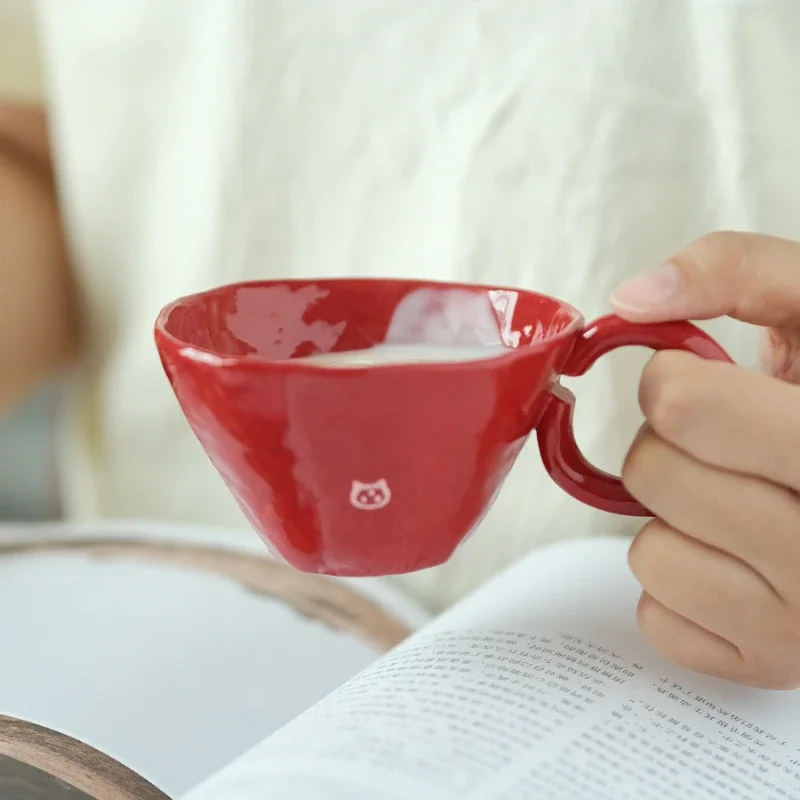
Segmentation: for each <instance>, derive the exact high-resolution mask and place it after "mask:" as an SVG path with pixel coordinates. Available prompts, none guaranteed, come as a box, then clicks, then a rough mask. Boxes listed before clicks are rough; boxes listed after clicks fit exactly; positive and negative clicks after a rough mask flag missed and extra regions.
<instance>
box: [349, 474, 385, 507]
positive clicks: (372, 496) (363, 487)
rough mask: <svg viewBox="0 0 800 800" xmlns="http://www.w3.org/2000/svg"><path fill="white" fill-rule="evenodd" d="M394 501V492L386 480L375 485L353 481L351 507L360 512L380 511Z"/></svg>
mask: <svg viewBox="0 0 800 800" xmlns="http://www.w3.org/2000/svg"><path fill="white" fill-rule="evenodd" d="M391 500H392V490H391V489H390V488H389V484H388V483H387V482H386V480H385V479H384V478H381V479H380V480H378V481H374V482H373V483H364V482H363V481H353V483H352V484H351V486H350V505H351V506H353V508H357V509H358V510H359V511H378V510H379V509H381V508H386V506H388V505H389V503H390V502H391Z"/></svg>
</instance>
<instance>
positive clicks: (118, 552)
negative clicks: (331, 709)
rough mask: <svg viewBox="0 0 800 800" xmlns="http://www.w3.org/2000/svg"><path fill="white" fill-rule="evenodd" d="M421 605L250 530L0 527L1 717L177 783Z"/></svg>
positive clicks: (299, 703) (235, 749) (409, 621)
mask: <svg viewBox="0 0 800 800" xmlns="http://www.w3.org/2000/svg"><path fill="white" fill-rule="evenodd" d="M423 618H424V615H422V614H421V613H420V612H417V611H416V610H415V609H414V608H413V607H412V605H411V604H410V603H406V602H405V601H403V600H402V599H400V598H396V597H395V596H394V595H393V593H391V592H390V591H384V590H383V589H382V588H380V587H379V586H376V585H375V584H374V583H370V582H363V581H332V580H329V579H326V578H322V577H319V576H313V575H304V574H302V573H298V572H296V571H295V570H292V569H291V568H289V567H286V566H283V565H281V564H279V563H277V562H276V561H274V559H272V558H271V557H269V555H268V553H267V550H266V548H265V547H264V545H263V544H262V543H261V542H260V541H259V540H258V539H257V537H256V535H255V534H252V535H251V536H248V535H247V534H242V533H239V534H230V533H227V532H217V531H203V530H198V529H196V528H169V527H167V528H165V527H159V526H151V525H147V524H119V523H118V524H114V523H108V524H97V525H92V526H78V527H74V526H73V527H65V526H44V527H39V526H36V527H4V528H3V527H0V648H1V649H0V715H5V716H6V717H7V718H16V719H17V720H18V721H20V725H23V723H24V725H28V726H30V725H33V726H36V725H38V726H42V728H46V729H50V730H51V732H53V736H55V737H56V738H58V734H67V735H68V736H70V737H73V738H74V739H75V740H78V741H79V742H83V743H86V744H87V745H89V746H91V747H92V748H94V749H95V750H96V751H98V752H102V753H106V754H108V755H109V756H112V757H113V758H115V759H117V760H118V761H119V762H121V763H122V764H124V765H126V766H127V767H129V768H130V769H132V770H134V771H135V772H136V773H139V774H140V775H141V776H143V778H144V779H146V780H147V781H149V782H151V783H152V784H153V785H154V786H157V787H158V788H159V789H160V790H161V791H163V792H165V793H166V794H167V795H169V796H172V797H175V796H178V795H179V794H181V793H182V792H184V791H186V790H187V789H189V788H190V787H192V786H195V785H196V784H197V783H199V782H200V781H202V780H203V779H204V778H206V777H208V776H209V775H211V774H213V773H214V772H215V771H217V770H218V769H220V768H222V767H223V766H225V765H226V764H227V763H229V762H230V761H231V760H233V759H234V758H236V757H237V756H239V755H241V754H242V753H243V752H245V751H247V750H248V749H249V748H251V747H252V746H253V745H255V744H256V743H257V742H260V741H261V740H263V739H264V738H265V737H266V736H269V734H271V733H272V732H274V731H275V730H277V729H279V728H280V727H281V726H282V725H284V724H285V723H287V722H288V721H290V720H291V719H292V718H294V717H296V716H297V715H298V714H299V713H300V712H302V711H304V710H305V709H307V708H308V707H310V706H311V705H313V704H314V703H315V702H317V701H318V700H319V699H320V698H322V697H324V696H325V695H326V694H328V693H329V692H330V691H332V690H333V689H335V688H336V687H337V686H339V685H341V684H342V683H343V682H344V681H345V680H347V679H348V678H350V677H352V676H353V675H355V674H356V673H358V672H359V671H360V670H362V669H363V668H364V667H366V666H367V665H369V664H370V663H372V662H373V661H374V660H375V659H376V658H378V657H379V656H380V655H381V654H382V653H384V652H386V651H387V650H389V649H390V648H391V647H393V646H394V645H396V644H397V643H399V642H400V641H402V640H403V639H404V638H405V637H406V636H407V635H408V633H409V632H410V630H411V629H412V628H413V627H415V626H416V625H417V624H418V623H419V622H420V621H421V620H422V619H423ZM24 725H23V727H24ZM27 729H28V728H26V730H27ZM0 738H1V737H0ZM73 752H74V748H73V749H72V750H70V753H73ZM3 754H4V751H3V750H2V748H0V755H3ZM9 757H10V756H9ZM17 760H18V761H19V760H20V759H19V758H17ZM27 766H28V767H29V768H30V769H39V770H43V769H44V770H46V769H47V767H46V765H43V764H42V763H40V762H38V761H28V762H27ZM5 767H8V768H9V769H10V767H9V764H8V763H6V765H5ZM5 767H4V766H3V765H2V764H0V777H2V775H3V772H4V770H5ZM9 779H10V778H9ZM31 780H33V778H31ZM0 786H2V783H0ZM0 795H2V791H1V790H0ZM2 796H3V797H5V795H2ZM33 796H34V797H35V796H36V795H33ZM142 797H144V795H142Z"/></svg>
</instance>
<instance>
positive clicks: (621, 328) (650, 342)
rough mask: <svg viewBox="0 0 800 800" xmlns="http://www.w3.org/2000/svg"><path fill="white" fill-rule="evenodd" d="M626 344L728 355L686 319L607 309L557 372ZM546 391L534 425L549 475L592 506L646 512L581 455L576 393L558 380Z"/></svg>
mask: <svg viewBox="0 0 800 800" xmlns="http://www.w3.org/2000/svg"><path fill="white" fill-rule="evenodd" d="M631 345H634V346H635V345H638V346H641V347H649V348H651V349H652V350H686V351H688V352H690V353H695V354H696V355H699V356H702V357H703V358H710V359H714V360H719V361H730V360H731V359H730V357H729V356H728V354H727V353H726V352H725V351H724V350H723V349H722V348H721V347H720V346H719V345H718V344H717V343H716V342H715V341H714V340H713V339H712V338H711V337H710V336H708V334H706V333H704V332H703V331H701V330H700V329H699V328H697V327H696V326H694V325H692V324H691V323H689V322H663V323H654V324H649V325H642V324H635V323H631V322H626V321H625V320H623V319H620V318H619V317H617V316H614V315H611V316H607V317H602V318H601V319H598V320H596V321H595V322H594V323H592V324H591V325H587V326H586V327H585V328H584V329H583V330H582V331H580V332H579V334H578V335H577V336H576V341H575V344H574V348H573V350H572V352H571V354H570V356H569V358H568V359H567V361H566V363H565V364H564V366H563V367H562V369H561V374H562V375H567V376H569V377H578V376H580V375H584V374H585V373H586V372H587V371H588V370H589V368H590V367H591V366H592V365H593V364H594V363H595V361H597V359H598V358H600V356H603V355H605V354H606V353H608V352H610V351H611V350H616V349H617V348H618V347H628V346H631ZM631 391H635V387H631ZM551 394H552V399H551V400H550V402H549V403H548V405H547V408H546V410H545V412H544V414H543V415H542V418H541V420H540V421H539V424H538V427H537V431H536V433H537V438H538V440H539V452H540V454H541V456H542V461H543V463H544V466H545V469H546V470H547V472H548V473H549V475H550V477H551V478H552V479H553V480H554V481H555V482H556V483H557V484H558V485H559V486H560V487H561V488H562V489H563V490H564V491H565V492H567V493H568V494H571V495H572V496H573V497H574V498H576V499H577V500H580V501H581V502H583V503H587V504H588V505H590V506H594V507H595V508H600V509H602V510H603V511H609V512H611V513H613V514H623V515H625V516H634V517H647V516H650V512H649V511H648V510H647V509H646V508H645V507H644V506H642V505H641V504H640V503H638V502H637V501H636V500H634V499H633V497H631V495H630V494H629V493H628V490H627V489H626V488H625V487H624V486H623V485H622V481H621V480H620V479H619V478H617V477H615V476H613V475H609V474H608V473H607V472H604V471H603V470H601V469H598V468H597V467H594V466H592V465H591V464H590V463H589V462H588V461H587V460H586V459H585V458H584V456H583V454H582V453H581V451H580V448H579V447H578V444H577V442H576V441H575V434H574V432H573V429H572V415H573V411H574V407H575V395H574V394H573V393H572V392H570V391H569V390H568V389H565V388H564V387H563V386H561V385H560V384H558V383H556V384H555V385H554V386H553V387H552V388H551Z"/></svg>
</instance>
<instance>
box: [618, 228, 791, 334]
mask: <svg viewBox="0 0 800 800" xmlns="http://www.w3.org/2000/svg"><path fill="white" fill-rule="evenodd" d="M611 300H612V303H613V304H614V307H615V309H616V310H617V313H618V314H619V315H620V316H621V317H624V318H625V319H630V320H632V321H635V322H664V321H667V320H676V319H697V320H700V319H712V318H714V317H721V316H730V317H733V318H734V319H738V320H741V321H742V322H749V323H752V324H754V325H762V326H765V327H778V326H787V325H788V326H791V325H797V324H800V244H799V243H797V242H792V241H789V240H787V239H779V238H777V237H773V236H762V235H758V234H752V233H727V232H723V233H713V234H710V235H708V236H705V237H703V238H702V239H698V240H697V241H695V242H693V243H692V244H690V245H689V246H688V247H685V248H684V249H683V250H680V251H679V252H677V253H676V254H675V255H673V256H672V257H671V258H670V259H669V260H668V261H667V262H665V263H664V264H662V265H661V266H659V267H656V269H655V270H652V271H650V272H648V273H643V274H642V275H638V276H637V277H635V278H633V279H632V280H630V281H628V282H627V283H625V284H623V285H622V286H620V287H619V288H618V289H617V290H616V291H615V292H614V293H613V294H612V296H611Z"/></svg>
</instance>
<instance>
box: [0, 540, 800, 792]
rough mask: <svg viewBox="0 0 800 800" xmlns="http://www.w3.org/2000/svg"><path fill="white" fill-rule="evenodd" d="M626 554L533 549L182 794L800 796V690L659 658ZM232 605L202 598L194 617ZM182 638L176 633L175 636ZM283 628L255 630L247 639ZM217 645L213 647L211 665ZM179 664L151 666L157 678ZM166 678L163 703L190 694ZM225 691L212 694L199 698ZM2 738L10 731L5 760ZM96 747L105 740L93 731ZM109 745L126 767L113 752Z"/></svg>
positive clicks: (264, 687)
mask: <svg viewBox="0 0 800 800" xmlns="http://www.w3.org/2000/svg"><path fill="white" fill-rule="evenodd" d="M626 548H627V544H626V543H625V542H623V541H616V540H603V539H586V540H577V541H573V542H570V543H567V544H563V545H558V546H555V547H552V548H550V549H547V550H544V551H541V552H538V553H535V554H533V555H531V556H530V557H528V558H527V559H526V560H524V561H523V562H521V563H520V564H518V565H516V566H515V567H513V568H512V569H511V570H509V571H507V572H506V573H504V574H502V575H500V576H499V577H498V578H496V579H495V580H494V581H492V582H491V583H490V584H489V585H487V586H486V587H484V588H483V589H481V590H480V591H478V592H476V593H475V594H474V595H473V596H471V597H470V598H468V599H467V600H466V601H464V602H462V603H460V604H459V605H457V606H456V607H454V608H453V609H452V610H451V611H449V612H448V613H446V614H444V615H442V616H441V617H440V618H438V619H437V620H435V621H433V622H431V623H430V624H428V625H424V626H422V627H421V628H420V629H419V630H418V631H417V632H416V633H414V634H413V635H411V636H409V637H407V638H405V639H404V640H403V641H402V642H401V643H399V644H398V645H397V646H396V647H395V648H394V649H392V650H391V651H390V652H388V653H387V654H386V655H384V656H382V657H381V658H379V659H378V660H377V661H375V662H374V663H372V664H370V665H369V666H367V667H366V668H365V669H363V670H362V671H361V672H360V673H359V674H358V675H356V676H355V677H352V678H350V679H349V680H347V681H346V682H345V683H344V685H343V686H342V687H341V688H339V689H336V690H335V691H333V692H332V693H331V694H329V695H328V696H327V697H326V698H324V699H322V700H321V701H320V702H318V703H316V704H315V705H313V706H312V707H311V708H309V709H308V710H306V711H304V712H303V713H302V714H300V715H299V716H298V717H297V718H296V719H294V720H293V721H291V722H289V723H288V724H287V725H285V726H284V727H282V728H281V729H280V730H278V731H276V732H274V733H272V735H270V736H268V737H266V738H265V739H264V741H263V742H261V743H260V744H257V745H256V746H255V747H252V748H251V749H250V750H249V751H248V752H246V753H244V754H243V755H241V756H240V757H239V758H236V759H234V760H233V761H232V762H231V763H230V764H228V765H227V766H224V767H222V768H221V769H219V770H218V771H216V774H214V775H211V776H209V777H207V778H205V779H204V780H202V781H200V782H199V784H198V785H197V786H196V787H194V788H193V789H191V790H190V791H189V792H188V793H186V794H185V795H183V796H184V797H185V800H262V798H270V799H271V800H272V799H273V798H274V799H275V800H278V799H280V800H367V798H368V799H369V800H401V799H403V800H405V799H406V798H415V800H424V799H428V798H430V800H434V799H435V800H455V798H469V799H470V800H534V799H535V800H539V798H547V800H684V799H685V800H779V799H780V800H795V799H796V798H800V693H796V692H792V693H785V692H784V693H779V692H767V691H759V690H753V689H745V688H742V687H738V686H734V685H732V684H729V683H726V682H723V681H717V680H714V679H711V678H706V677H703V676H699V675H695V674H691V673H688V672H685V671H683V670H681V669H679V668H677V667H674V666H673V665H671V664H669V663H667V662H665V661H663V660H661V659H660V658H659V657H658V656H657V655H655V654H654V653H653V652H652V650H651V649H650V648H649V647H648V646H647V644H646V643H645V642H644V641H643V640H642V638H641V637H640V635H639V634H638V632H637V629H636V623H635V609H636V604H637V600H638V594H639V589H638V586H637V585H636V582H635V581H634V579H633V578H632V576H631V575H630V573H629V571H628V569H627V566H626ZM1 580H2V573H0V581H1ZM0 585H2V584H1V583H0ZM99 594H100V595H102V593H99ZM102 601H104V598H103V597H102V596H99V597H98V602H102ZM229 612H230V609H226V608H221V609H213V608H211V607H210V606H209V607H206V608H204V609H203V610H202V612H201V614H200V616H201V617H202V616H203V615H212V616H219V615H224V614H226V613H229ZM192 619H193V615H191V614H187V616H186V618H185V619H182V620H175V622H180V623H181V624H186V623H187V622H188V624H196V622H191V620H192ZM230 624H231V625H233V626H235V625H236V624H237V621H236V620H235V619H231V620H230ZM215 630H216V631H217V632H218V631H219V630H220V628H219V627H215ZM398 632H399V629H398ZM67 635H68V632H67V631H66V630H65V632H64V636H67ZM174 635H175V638H176V641H179V640H180V638H181V633H180V631H175V634H174ZM272 635H273V633H272V631H270V630H261V631H258V632H257V633H255V634H254V640H256V639H258V638H259V637H261V640H267V641H268V640H269V639H270V637H271V636H272ZM386 643H388V642H386ZM218 647H224V645H222V644H218V643H215V642H211V641H210V642H209V643H208V650H207V651H206V652H205V653H204V654H203V657H213V656H212V655H211V654H213V653H214V652H215V649H216V648H218ZM330 652H331V656H332V653H333V648H332V649H331V651H330ZM32 655H35V651H32ZM173 657H177V655H176V654H173V653H165V654H164V656H163V659H164V660H163V662H161V663H153V660H152V658H151V660H150V663H149V669H150V670H151V671H152V672H153V677H152V683H153V684H155V683H157V682H158V676H159V675H160V674H161V673H160V670H161V669H162V668H164V667H166V666H167V665H168V664H169V663H170V660H171V659H172V658H173ZM304 657H305V658H309V659H310V658H313V657H314V656H313V655H312V654H311V653H310V652H306V654H305V655H304ZM325 657H326V658H327V657H328V656H325ZM58 666H59V665H58V664H57V663H56V664H49V665H48V667H47V670H45V669H44V668H42V669H40V670H39V674H41V675H43V676H44V675H45V674H46V673H47V672H50V673H51V674H52V672H53V671H57V670H58ZM139 666H140V668H141V666H142V664H141V663H140V665H139ZM324 666H325V667H326V668H327V667H328V666H331V667H332V665H328V664H325V665H324ZM195 668H197V669H200V668H201V665H200V664H196V666H195ZM166 672H167V673H169V676H168V677H169V678H170V679H172V680H175V679H176V678H178V679H179V678H180V673H179V671H178V672H177V673H176V672H175V671H174V670H169V669H166ZM340 672H341V669H340ZM167 680H168V678H167V677H164V679H163V683H162V684H161V685H160V686H159V692H160V694H161V696H162V697H167V696H168V695H169V693H170V691H178V690H179V689H180V691H183V689H182V688H180V687H178V686H176V685H174V684H173V685H168V684H167ZM122 686H124V682H121V683H120V688H122ZM197 688H200V687H197ZM215 690H216V687H210V686H209V687H208V689H207V691H206V692H202V691H201V692H200V694H199V695H198V697H197V703H198V705H199V706H202V704H203V703H204V702H207V701H208V700H209V699H210V698H211V697H212V696H213V691H215ZM250 691H252V692H253V694H252V702H253V704H264V707H267V706H268V705H269V703H270V702H271V698H272V699H274V698H276V697H280V696H281V695H282V694H283V693H285V692H286V691H288V685H287V684H283V683H280V682H274V681H265V682H263V683H262V684H261V685H256V686H254V687H253V686H251V687H250ZM184 694H185V692H184ZM7 699H8V698H6V697H3V698H2V702H0V710H1V709H2V707H3V706H2V703H5V702H6V700H7ZM102 699H104V700H108V699H109V698H108V697H106V698H98V702H99V701H100V700H102ZM139 701H141V698H140V699H139ZM139 701H137V702H139ZM45 710H46V709H45V708H44V707H43V706H41V707H40V708H39V711H40V712H41V713H44V712H45ZM188 711H189V709H188V708H187V712H188ZM153 713H154V717H153V720H152V728H151V729H150V730H149V731H148V735H149V737H150V738H151V741H152V744H153V747H154V748H158V749H160V751H162V752H163V753H167V754H169V755H170V756H171V757H174V758H176V759H178V760H181V759H186V758H187V755H186V754H187V752H188V751H189V750H191V749H192V748H195V749H196V748H197V747H198V744H197V742H195V741H191V742H190V743H189V744H188V745H187V742H185V741H182V740H181V739H179V738H176V737H175V736H174V734H171V733H170V732H169V731H167V730H165V727H164V724H163V722H162V720H161V718H160V717H159V715H158V709H153ZM119 724H122V721H121V720H120V721H119ZM50 727H55V728H56V729H58V730H61V731H62V732H64V733H69V731H63V729H61V728H59V726H58V725H50ZM231 730H233V728H231ZM105 733H107V734H108V735H110V734H111V733H112V731H111V729H107V730H106V731H105ZM190 738H191V737H190ZM116 741H117V742H119V741H120V740H119V738H117V739H116ZM3 742H4V739H3V734H2V729H0V754H2V753H3V749H2V747H3ZM93 744H94V745H95V746H96V747H97V748H98V749H104V748H103V743H102V742H101V741H100V738H99V737H98V738H97V739H96V740H95V741H94V742H93ZM105 752H106V754H108V755H111V756H116V757H117V758H119V759H120V760H123V761H124V759H123V758H121V754H122V750H121V749H120V748H119V745H117V748H116V751H114V752H112V751H111V749H110V745H106V746H105ZM131 752H133V750H131ZM142 763H143V762H142ZM126 764H127V766H128V767H132V768H134V769H136V768H137V765H136V764H135V763H131V761H130V760H128V761H127V762H126ZM2 768H3V767H2V762H1V761H0V774H2ZM1 785H2V784H0V786H1ZM152 791H153V792H156V791H157V790H156V789H155V787H153V789H152ZM43 796H47V797H54V795H43ZM86 796H87V797H93V796H96V797H97V798H101V797H102V798H106V797H108V798H112V800H113V798H115V797H117V796H118V797H125V798H127V797H128V796H131V797H132V796H136V797H140V798H145V799H146V798H149V797H163V795H161V794H158V793H152V794H150V795H147V794H144V793H139V794H138V795H133V794H131V795H124V794H119V795H113V794H109V793H106V794H96V795H92V794H91V793H87V794H86ZM4 797H5V795H4ZM20 797H23V798H26V800H27V798H29V797H31V798H32V797H37V795H35V794H28V795H24V794H23V795H20ZM66 797H69V798H70V800H71V798H72V797H73V795H68V796H67V795H65V798H66ZM14 800H16V797H15V798H14Z"/></svg>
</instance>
